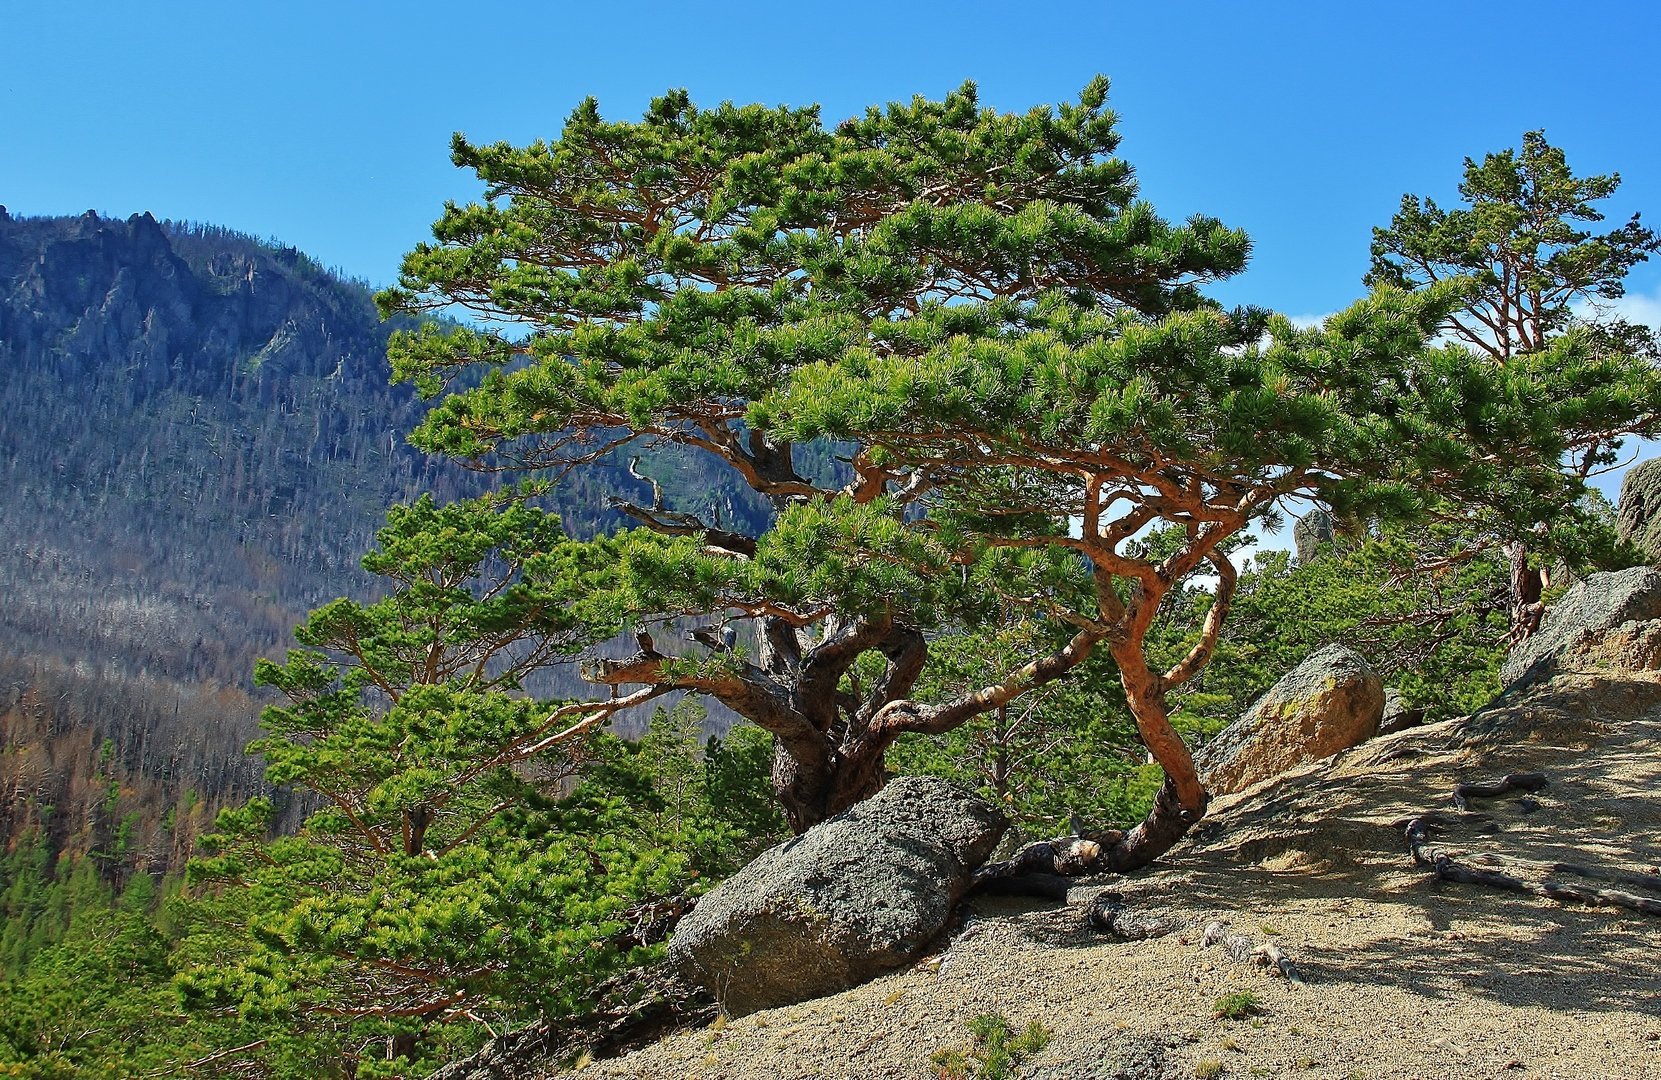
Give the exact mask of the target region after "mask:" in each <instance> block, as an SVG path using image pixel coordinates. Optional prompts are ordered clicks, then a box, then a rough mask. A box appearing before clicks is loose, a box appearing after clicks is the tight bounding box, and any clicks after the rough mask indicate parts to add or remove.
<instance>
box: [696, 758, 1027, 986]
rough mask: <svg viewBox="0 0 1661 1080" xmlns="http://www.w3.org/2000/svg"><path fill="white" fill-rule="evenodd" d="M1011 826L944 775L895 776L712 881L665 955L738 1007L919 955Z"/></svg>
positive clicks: (844, 980)
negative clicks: (873, 792)
mask: <svg viewBox="0 0 1661 1080" xmlns="http://www.w3.org/2000/svg"><path fill="white" fill-rule="evenodd" d="M1007 827H1008V823H1007V822H1006V821H1005V819H1004V816H1003V815H1002V814H1001V813H999V812H998V810H997V808H996V807H994V806H993V805H992V804H991V803H988V802H987V801H985V800H984V799H981V798H980V797H978V796H976V795H973V794H971V793H969V792H967V791H964V790H963V789H962V788H959V787H957V786H955V785H953V784H951V783H948V782H947V781H945V780H938V779H935V778H932V777H901V778H899V779H895V780H891V781H889V783H888V784H887V786H885V787H884V788H883V789H882V791H880V792H878V793H877V794H876V795H874V796H872V797H871V798H869V799H867V800H865V801H864V802H862V803H860V804H858V805H857V806H854V807H853V808H852V809H850V810H847V811H846V812H844V813H841V814H838V815H837V816H836V817H833V818H831V819H830V820H829V821H825V822H823V823H821V824H819V825H816V826H814V827H813V828H812V829H809V830H808V831H807V832H805V833H803V834H802V835H801V836H798V837H796V838H794V839H792V840H789V841H786V842H785V843H783V844H780V845H779V846H777V847H775V848H771V849H770V850H768V851H765V852H763V853H762V854H761V855H760V856H759V857H758V858H757V859H756V860H755V861H754V862H752V863H750V865H749V866H746V867H745V868H744V869H743V870H741V871H739V872H738V873H737V874H736V875H735V876H733V877H731V878H729V879H728V880H726V881H724V882H722V883H721V884H720V885H719V886H717V887H716V888H715V889H714V890H713V891H711V892H710V893H709V895H707V896H705V897H704V898H703V899H702V900H700V901H699V902H698V906H697V907H696V908H694V909H693V910H692V913H691V914H690V915H688V916H687V917H686V918H684V919H682V920H681V923H680V925H679V926H678V927H676V929H675V936H674V937H673V938H672V939H671V940H670V942H669V961H670V963H672V964H673V965H674V966H675V968H676V969H677V970H678V971H679V972H680V973H681V974H682V975H683V976H684V977H685V978H687V979H690V980H691V981H693V982H696V983H698V984H700V985H702V986H704V987H706V988H707V989H709V991H710V992H711V993H713V994H714V995H715V997H716V999H717V1000H718V1001H720V1002H721V1004H722V1006H723V1007H724V1008H725V1009H726V1010H727V1011H728V1012H729V1013H731V1014H732V1015H735V1016H738V1015H742V1014H744V1013H749V1012H754V1011H755V1010H757V1009H766V1008H771V1007H773V1006H776V1005H788V1004H791V1003H793V1002H797V1001H805V1000H807V999H808V998H813V997H822V996H824V995H826V994H833V993H837V992H839V991H841V990H846V989H848V988H849V987H853V986H857V985H859V984H860V983H862V982H865V981H866V980H868V979H871V978H874V977H875V976H877V975H880V974H882V973H883V972H886V971H891V970H893V969H894V968H896V967H899V966H901V965H903V964H906V963H907V962H909V961H911V960H913V959H914V958H916V957H917V955H918V954H919V953H920V952H921V950H922V949H923V948H924V947H925V946H927V945H928V944H929V942H930V941H931V940H932V939H933V938H934V937H935V936H936V935H937V934H938V933H939V932H940V931H941V929H942V928H944V926H945V925H946V920H947V919H948V918H949V917H950V916H951V913H952V908H953V907H954V906H955V905H956V904H957V901H958V900H959V899H961V898H962V896H963V893H964V891H965V890H967V888H968V887H969V879H970V875H971V874H973V872H974V870H975V868H976V867H978V866H980V864H981V863H982V862H984V861H985V860H986V857H987V855H989V854H990V853H991V851H992V849H993V848H994V847H995V846H996V845H997V843H998V838H999V837H1000V836H1002V835H1003V832H1004V829H1005V828H1007Z"/></svg>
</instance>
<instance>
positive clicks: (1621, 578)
mask: <svg viewBox="0 0 1661 1080" xmlns="http://www.w3.org/2000/svg"><path fill="white" fill-rule="evenodd" d="M1658 619H1661V570H1657V569H1655V568H1654V567H1650V566H1636V567H1633V568H1632V569H1630V570H1618V571H1615V572H1613V573H1605V574H1591V575H1589V576H1588V577H1586V578H1585V580H1583V581H1580V582H1578V583H1577V584H1576V585H1575V586H1574V587H1573V588H1572V589H1570V590H1569V591H1568V592H1566V593H1564V594H1563V596H1562V598H1561V599H1559V600H1558V601H1557V602H1556V603H1554V604H1552V605H1551V607H1549V608H1548V609H1547V610H1546V617H1545V619H1544V620H1542V621H1541V623H1540V629H1539V630H1537V631H1536V632H1535V633H1534V634H1533V635H1532V636H1530V637H1528V638H1525V639H1524V640H1523V641H1522V643H1521V644H1519V645H1518V646H1517V647H1516V648H1514V649H1512V650H1511V654H1510V655H1509V656H1507V657H1506V658H1505V663H1504V665H1502V666H1501V667H1500V685H1501V686H1503V687H1511V686H1513V685H1515V684H1517V683H1519V682H1522V681H1524V680H1525V679H1529V680H1532V679H1535V678H1538V677H1541V676H1544V675H1547V674H1549V673H1551V672H1553V671H1557V670H1561V669H1565V668H1567V669H1580V668H1586V669H1593V668H1602V669H1610V670H1617V671H1648V670H1654V669H1656V668H1661V628H1658V627H1655V626H1650V625H1646V624H1650V623H1653V622H1655V621H1656V620H1658Z"/></svg>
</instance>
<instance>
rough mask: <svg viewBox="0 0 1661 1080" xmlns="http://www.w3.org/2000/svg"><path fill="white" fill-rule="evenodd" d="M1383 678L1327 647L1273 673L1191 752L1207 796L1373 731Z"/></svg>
mask: <svg viewBox="0 0 1661 1080" xmlns="http://www.w3.org/2000/svg"><path fill="white" fill-rule="evenodd" d="M1383 715H1384V684H1383V682H1382V681H1381V680H1380V679H1379V677H1378V674H1377V673H1376V672H1375V671H1373V669H1372V666H1371V665H1370V664H1368V663H1367V661H1366V660H1365V659H1363V658H1362V656H1361V654H1360V653H1357V652H1356V651H1355V650H1353V649H1350V648H1346V647H1345V646H1343V645H1328V646H1327V647H1326V648H1324V649H1322V650H1320V651H1319V652H1317V653H1315V654H1314V655H1312V656H1310V657H1309V659H1307V660H1305V661H1304V662H1303V663H1301V664H1299V665H1298V666H1297V667H1295V668H1293V669H1292V670H1291V671H1289V672H1287V673H1286V674H1285V675H1284V676H1282V677H1281V680H1280V681H1279V682H1277V683H1275V685H1274V686H1273V687H1271V688H1270V689H1269V692H1268V693H1267V694H1264V695H1263V697H1261V698H1260V699H1258V701H1257V703H1256V704H1255V705H1253V706H1252V707H1251V708H1249V709H1247V710H1246V711H1245V712H1244V713H1242V714H1241V716H1240V719H1238V720H1236V721H1235V722H1234V723H1232V724H1230V725H1229V726H1228V727H1226V728H1224V729H1223V730H1222V731H1221V732H1220V733H1219V734H1218V735H1217V737H1216V738H1215V739H1213V740H1212V741H1211V742H1209V743H1207V744H1206V745H1205V746H1204V747H1203V748H1201V750H1200V752H1199V753H1197V754H1195V755H1194V765H1195V767H1196V768H1197V769H1198V770H1199V774H1200V779H1201V781H1202V782H1203V783H1204V784H1205V787H1206V790H1207V791H1209V792H1210V793H1211V794H1212V795H1213V796H1218V795H1230V794H1233V793H1234V792H1236V791H1244V790H1245V789H1246V788H1249V787H1251V786H1252V785H1253V784H1256V783H1260V782H1261V781H1264V780H1268V779H1270V778H1271V777H1275V776H1279V775H1280V774H1281V773H1284V772H1287V771H1288V770H1291V769H1295V768H1298V767H1299V766H1301V765H1307V764H1308V763H1310V762H1312V761H1319V760H1320V759H1321V758H1325V757H1331V756H1332V755H1333V754H1336V753H1338V752H1339V751H1340V750H1347V749H1349V748H1350V747H1352V746H1355V745H1356V744H1358V743H1361V742H1364V741H1365V740H1367V739H1370V738H1372V737H1373V736H1374V735H1376V734H1377V733H1378V723H1379V719H1380V718H1381V717H1382V716H1383Z"/></svg>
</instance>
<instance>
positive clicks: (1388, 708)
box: [1378, 687, 1425, 735]
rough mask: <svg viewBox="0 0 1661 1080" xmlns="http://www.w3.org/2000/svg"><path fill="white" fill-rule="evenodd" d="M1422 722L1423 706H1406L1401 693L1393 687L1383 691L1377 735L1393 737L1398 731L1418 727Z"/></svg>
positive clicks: (1423, 720) (1423, 719)
mask: <svg viewBox="0 0 1661 1080" xmlns="http://www.w3.org/2000/svg"><path fill="white" fill-rule="evenodd" d="M1424 722H1425V708H1424V706H1422V705H1417V706H1410V705H1408V704H1407V701H1406V700H1405V699H1404V698H1403V697H1402V696H1401V691H1400V690H1397V689H1395V688H1394V687H1390V688H1388V689H1386V690H1385V691H1384V715H1382V716H1380V717H1379V719H1378V733H1379V734H1380V735H1394V734H1395V733H1396V732H1398V731H1406V730H1407V729H1408V728H1410V727H1418V726H1419V725H1420V724H1422V723H1424Z"/></svg>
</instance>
